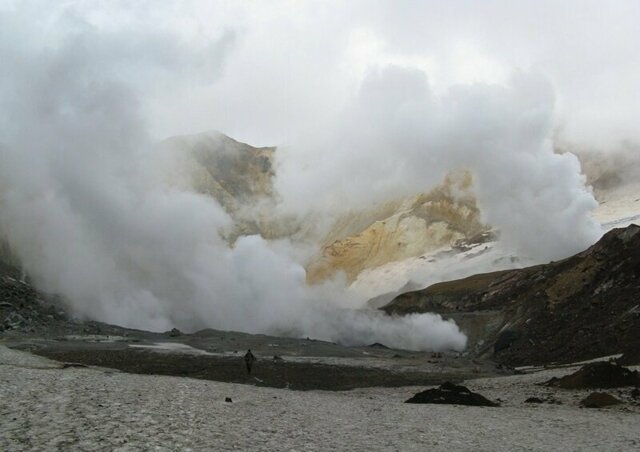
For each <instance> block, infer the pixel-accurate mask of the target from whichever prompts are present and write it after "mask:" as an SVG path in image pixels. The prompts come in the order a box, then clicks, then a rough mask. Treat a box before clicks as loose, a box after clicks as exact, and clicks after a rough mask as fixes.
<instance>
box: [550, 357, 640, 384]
mask: <svg viewBox="0 0 640 452" xmlns="http://www.w3.org/2000/svg"><path fill="white" fill-rule="evenodd" d="M547 384H548V385H549V386H555V387H558V388H563V389H591V388H621V387H625V386H640V373H638V371H633V370H630V369H627V368H626V367H622V366H620V365H618V364H615V363H610V362H595V363H590V364H587V365H585V366H583V367H582V368H580V369H579V370H578V371H576V372H574V373H572V374H570V375H566V376H564V377H562V378H554V379H552V380H550V381H549V382H548V383H547Z"/></svg>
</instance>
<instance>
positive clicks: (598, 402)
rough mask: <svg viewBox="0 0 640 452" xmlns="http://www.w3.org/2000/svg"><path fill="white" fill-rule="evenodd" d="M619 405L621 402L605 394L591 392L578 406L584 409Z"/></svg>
mask: <svg viewBox="0 0 640 452" xmlns="http://www.w3.org/2000/svg"><path fill="white" fill-rule="evenodd" d="M620 403H622V401H620V400H618V399H616V398H615V397H614V396H612V395H611V394H608V393H606V392H592V393H591V394H589V395H588V396H587V397H586V398H585V399H583V400H582V401H581V402H580V405H582V406H583V407H585V408H604V407H608V406H612V405H618V404H620Z"/></svg>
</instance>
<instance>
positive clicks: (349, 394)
mask: <svg viewBox="0 0 640 452" xmlns="http://www.w3.org/2000/svg"><path fill="white" fill-rule="evenodd" d="M570 371H571V369H560V370H556V371H544V372H542V373H535V374H530V375H518V376H512V377H500V378H488V379H481V380H474V381H473V382H469V387H470V388H471V389H474V390H478V391H481V392H482V393H483V394H484V395H486V396H487V397H489V398H493V399H494V400H495V399H497V398H500V399H501V400H502V401H503V406H502V407H499V408H480V407H462V406H447V405H411V404H404V403H402V402H403V401H404V400H405V399H407V398H408V397H409V396H411V395H413V394H414V393H415V392H417V391H418V390H421V389H423V388H415V387H404V388H368V389H357V390H352V391H345V392H323V391H307V392H300V391H290V390H283V389H273V388H263V387H256V386H250V385H238V384H231V383H219V382H212V381H204V380H196V379H190V378H180V377H165V376H151V375H134V374H126V373H120V372H118V371H113V370H108V369H101V368H78V367H67V368H63V367H62V365H61V364H60V363H57V362H54V361H50V360H47V359H45V358H41V357H38V356H34V355H30V354H28V353H25V352H19V351H15V350H10V349H8V348H6V347H2V346H0V401H1V402H0V418H1V419H2V422H1V424H0V449H2V450H7V451H13V450H120V451H127V450H330V449H337V450H363V451H365V450H366V451H369V450H452V449H453V450H516V449H517V450H551V449H555V450H584V449H593V450H638V449H639V448H640V430H639V429H638V425H639V421H640V410H639V409H638V407H637V406H634V405H632V404H630V403H627V404H625V405H623V406H622V407H621V408H617V407H616V408H613V409H606V410H590V409H580V408H578V406H577V403H576V399H578V398H579V397H580V395H581V394H580V393H574V392H572V391H562V390H552V389H548V388H542V387H539V386H536V385H534V383H536V382H540V381H544V380H546V379H548V378H549V377H550V376H552V375H563V374H566V373H568V372H570ZM548 392H553V394H552V395H553V396H554V397H556V398H558V399H561V400H562V401H563V404H562V405H552V404H540V405H530V404H524V403H523V400H524V399H525V398H526V397H529V396H531V395H546V394H547V393H548ZM226 397H231V398H232V400H233V402H232V403H228V402H225V398H226Z"/></svg>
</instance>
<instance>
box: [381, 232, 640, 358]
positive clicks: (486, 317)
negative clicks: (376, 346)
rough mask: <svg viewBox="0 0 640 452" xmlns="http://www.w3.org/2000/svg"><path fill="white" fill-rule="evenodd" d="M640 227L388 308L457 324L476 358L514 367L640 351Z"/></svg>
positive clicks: (406, 297)
mask: <svg viewBox="0 0 640 452" xmlns="http://www.w3.org/2000/svg"><path fill="white" fill-rule="evenodd" d="M639 294H640V227H639V226H637V225H631V226H629V227H627V228H624V229H614V230H612V231H610V232H609V233H607V234H605V236H604V237H603V238H602V239H601V240H600V241H599V242H598V243H596V244H595V245H593V246H592V247H590V248H589V249H587V250H586V251H584V252H582V253H579V254H577V255H575V256H572V257H570V258H568V259H564V260H562V261H559V262H552V263H550V264H546V265H538V266H534V267H529V268H525V269H519V270H507V271H500V272H494V273H487V274H482V275H475V276H471V277H469V278H465V279H461V280H456V281H449V282H444V283H439V284H434V285H432V286H430V287H428V288H426V289H423V290H419V291H414V292H408V293H405V294H403V295H400V296H399V297H397V298H395V299H394V300H393V301H392V302H390V303H389V304H388V305H386V306H384V307H383V308H382V309H383V310H384V311H386V312H387V313H389V314H397V315H402V314H408V313H413V312H436V313H440V314H442V315H444V316H446V317H450V318H453V319H454V320H456V322H457V323H458V324H459V325H460V326H461V328H462V329H463V331H465V332H466V333H468V334H469V336H470V345H471V347H472V348H473V349H474V352H475V353H478V354H481V355H485V356H486V355H491V354H493V355H494V357H495V358H496V359H497V360H499V361H501V362H504V363H507V364H510V365H523V364H544V363H549V362H570V361H576V360H582V359H590V358H594V357H597V356H604V355H611V354H615V353H624V352H627V353H629V354H632V353H634V351H635V350H638V348H640V295H639Z"/></svg>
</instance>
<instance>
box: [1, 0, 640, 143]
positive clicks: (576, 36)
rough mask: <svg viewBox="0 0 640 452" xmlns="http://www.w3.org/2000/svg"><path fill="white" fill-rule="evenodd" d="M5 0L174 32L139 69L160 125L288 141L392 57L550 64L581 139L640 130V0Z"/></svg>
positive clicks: (447, 67) (442, 65)
mask: <svg viewBox="0 0 640 452" xmlns="http://www.w3.org/2000/svg"><path fill="white" fill-rule="evenodd" d="M0 5H2V6H0V11H2V10H4V11H5V12H7V11H11V10H12V9H18V8H19V9H20V10H21V11H20V14H19V16H22V17H23V19H24V20H25V21H28V22H39V23H40V26H39V32H40V33H42V39H43V41H48V43H49V45H53V46H55V45H57V44H59V39H60V37H61V36H64V35H66V36H68V35H69V34H73V33H79V29H80V28H81V26H89V27H92V28H93V29H94V31H98V32H99V33H101V34H104V35H109V34H111V35H113V34H118V35H120V36H122V48H120V49H116V50H115V51H114V52H115V53H117V52H120V53H127V52H129V53H135V49H128V48H127V46H132V47H136V46H140V45H141V44H140V37H141V36H146V37H147V38H149V37H150V36H155V37H159V36H163V39H166V41H167V42H166V45H156V46H154V47H153V48H151V49H149V51H152V52H154V53H156V56H155V57H156V58H159V61H161V62H163V64H165V65H166V66H165V70H166V72H167V73H165V74H162V75H158V74H154V77H144V76H143V75H141V74H139V73H135V71H134V72H131V73H130V74H131V75H132V77H136V76H137V77H140V78H141V79H143V82H142V83H141V84H140V85H141V86H140V87H139V89H140V92H139V94H138V95H139V97H140V100H141V102H142V103H143V105H144V108H145V109H146V118H147V120H148V121H149V125H150V128H151V131H152V133H153V135H154V136H156V137H158V138H160V137H164V136H167V135H173V134H181V133H191V132H199V131H202V130H208V129H218V130H221V131H224V132H226V133H228V134H230V135H232V136H235V137H237V138H239V139H242V140H246V141H248V142H251V143H255V144H280V143H284V142H288V141H290V140H291V139H293V138H294V137H295V136H297V135H299V134H300V133H303V132H304V131H305V130H306V129H308V128H310V127H314V126H315V125H316V124H319V123H321V121H322V120H324V118H330V117H331V116H333V115H335V114H336V112H338V111H340V110H341V109H342V108H343V106H344V104H345V103H347V102H349V100H350V98H351V97H353V96H354V95H355V93H356V92H357V89H358V87H359V85H360V83H361V82H362V80H363V78H364V76H365V74H366V73H367V71H369V70H371V69H372V68H375V67H381V66H386V65H389V64H393V65H398V66H402V67H408V68H417V69H420V70H422V71H424V72H425V73H426V75H427V77H428V80H429V82H430V85H431V89H432V90H434V91H435V92H436V93H438V92H444V91H445V90H446V89H447V87H449V86H450V85H453V84H459V83H463V84H469V83H504V82H505V80H507V79H508V77H509V76H510V75H511V74H512V73H513V72H514V71H525V72H528V73H529V72H535V73H539V74H542V75H543V76H545V77H547V78H548V79H549V81H550V82H551V83H552V85H553V87H554V91H555V97H556V106H555V114H556V116H557V118H556V120H555V124H556V126H558V127H561V128H562V130H563V132H564V134H565V135H567V136H568V137H569V138H571V139H572V140H580V141H585V142H587V143H590V144H592V145H593V144H595V145H596V146H598V145H601V144H602V143H606V144H609V143H610V142H611V141H612V140H614V141H615V140H618V139H620V138H629V137H631V138H635V137H636V136H637V134H638V132H637V127H636V123H637V118H638V115H639V113H640V94H639V93H640V63H639V61H640V57H639V55H640V27H638V25H637V24H638V21H639V19H640V2H637V1H595V0H594V1H587V0H581V1H571V0H563V1H548V0H536V1H491V0H488V1H482V2H478V1H455V0H454V1H447V2H442V1H428V0H420V1H321V2H314V1H276V2H270V1H137V2H131V1H109V2H97V1H57V2H51V1H46V2H29V1H2V2H0ZM25 26H26V25H25ZM187 53H188V54H189V57H188V58H187V57H186V56H185V54H187ZM163 58H164V60H163ZM196 61H197V63H196ZM176 73H179V76H177V75H176ZM172 75H173V76H172Z"/></svg>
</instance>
